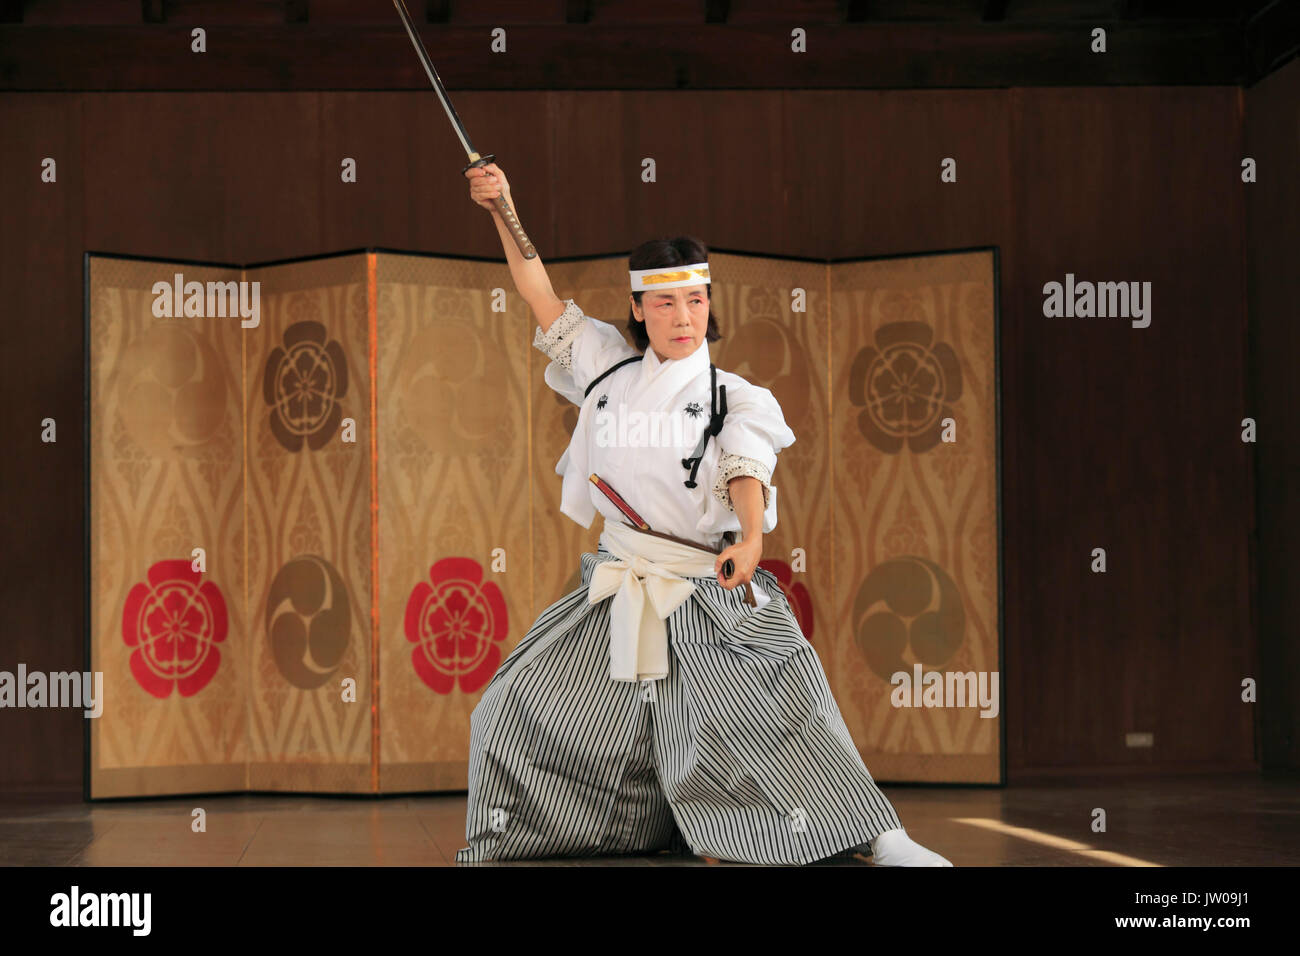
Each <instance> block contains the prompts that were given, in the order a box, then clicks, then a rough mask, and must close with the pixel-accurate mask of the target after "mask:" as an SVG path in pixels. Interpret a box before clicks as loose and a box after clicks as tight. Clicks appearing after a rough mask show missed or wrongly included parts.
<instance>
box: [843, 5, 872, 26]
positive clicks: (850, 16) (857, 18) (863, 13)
mask: <svg viewBox="0 0 1300 956" xmlns="http://www.w3.org/2000/svg"><path fill="white" fill-rule="evenodd" d="M870 18H871V2H870V0H844V22H845V23H866V22H867V20H869V19H870Z"/></svg>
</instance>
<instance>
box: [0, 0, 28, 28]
mask: <svg viewBox="0 0 1300 956" xmlns="http://www.w3.org/2000/svg"><path fill="white" fill-rule="evenodd" d="M22 22H23V0H0V23H22Z"/></svg>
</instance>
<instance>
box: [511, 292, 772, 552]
mask: <svg viewBox="0 0 1300 956" xmlns="http://www.w3.org/2000/svg"><path fill="white" fill-rule="evenodd" d="M564 302H565V309H564V312H563V313H562V314H561V315H560V317H559V318H557V319H556V320H555V322H554V323H553V324H552V325H551V327H550V328H549V329H548V330H547V331H546V332H545V333H543V332H542V330H541V327H540V326H539V327H538V328H537V330H536V333H535V334H534V336H533V345H534V346H536V347H537V348H538V349H540V350H541V351H542V352H544V353H545V354H546V355H547V356H549V357H550V359H551V362H550V364H549V365H547V366H546V375H545V379H546V384H547V385H549V386H550V387H551V388H553V389H555V391H557V392H559V393H560V394H561V395H563V396H564V397H565V398H567V399H569V400H570V401H571V402H573V403H574V404H575V405H577V406H579V407H580V409H581V411H580V412H579V413H578V425H577V427H576V428H574V430H573V437H572V438H571V439H570V441H569V447H568V449H567V450H566V451H565V452H564V455H563V456H561V458H560V460H559V463H558V464H557V465H556V466H555V471H556V473H557V474H559V475H561V476H563V478H564V481H563V485H562V489H561V502H560V511H562V512H563V513H564V514H566V515H568V516H569V517H570V518H572V519H573V520H574V521H576V522H577V523H578V524H580V525H582V527H584V528H590V527H591V522H592V519H593V518H595V516H596V512H600V513H601V514H603V515H605V517H606V518H607V519H610V520H614V521H620V522H624V523H626V522H627V519H626V518H625V517H624V516H623V514H622V512H620V511H619V510H618V508H616V507H615V506H614V503H613V502H611V501H610V500H609V499H608V498H606V497H605V495H604V494H602V493H601V491H600V489H598V488H597V487H596V486H595V485H594V484H592V483H591V481H590V477H589V476H590V475H591V474H593V473H595V474H597V475H599V476H600V477H601V478H603V479H605V481H607V482H608V483H609V484H610V485H611V486H612V487H613V489H614V490H615V491H617V492H618V493H619V494H620V495H621V496H622V497H623V499H624V500H625V501H626V502H627V503H628V504H629V505H631V506H632V509H633V510H634V511H636V512H637V513H638V514H640V515H641V517H642V518H644V519H645V520H646V522H647V523H648V524H649V525H650V527H651V528H652V529H653V530H655V531H663V532H666V533H668V534H674V535H677V536H679V537H682V538H686V539H687V540H690V541H698V542H699V543H701V544H704V545H707V546H709V547H711V548H713V549H715V550H721V547H722V543H723V542H722V533H723V532H725V531H735V532H739V531H740V517H739V515H737V514H736V511H735V508H734V507H733V506H732V503H731V494H730V492H729V490H728V488H727V482H728V481H729V480H730V479H732V478H735V477H737V476H738V475H751V476H753V477H755V478H757V479H758V480H759V481H760V482H761V483H762V486H763V526H762V530H763V533H764V534H767V533H768V532H770V531H772V530H773V529H774V528H775V527H776V488H775V487H774V486H773V485H772V483H771V481H772V471H773V469H774V468H775V467H776V456H777V453H778V452H779V451H781V449H783V448H786V447H788V446H789V445H792V444H794V440H795V438H794V432H792V431H791V430H790V429H789V427H788V426H787V425H786V423H785V418H784V416H783V415H782V414H781V406H780V405H779V404H778V403H777V401H776V398H775V396H773V395H772V392H771V391H770V390H768V389H766V388H762V387H760V386H757V385H752V384H750V383H749V382H747V381H745V380H744V379H743V378H741V377H740V376H739V375H734V374H732V373H731V372H724V371H722V370H721V369H718V370H717V373H716V374H717V384H718V386H719V391H720V387H721V386H723V385H725V386H727V416H726V419H725V422H724V424H723V427H722V431H721V432H720V433H719V434H718V435H717V436H715V437H712V438H710V439H709V441H708V444H707V445H706V446H705V449H704V456H703V458H702V460H701V461H700V466H699V470H698V471H697V472H696V475H695V481H696V487H694V488H687V487H686V485H685V482H686V480H687V479H688V478H689V477H690V469H688V468H685V467H683V465H682V459H684V458H689V457H691V455H692V454H693V453H694V451H695V447H696V445H697V444H698V443H699V438H700V436H701V435H702V434H703V432H704V429H705V428H706V427H707V426H708V424H709V411H710V405H709V403H710V393H711V387H710V374H709V361H710V359H709V345H708V342H707V340H706V341H703V342H701V343H700V345H699V347H698V348H697V349H696V350H695V352H694V353H692V354H691V355H689V356H687V357H686V358H682V359H670V360H668V361H666V362H661V361H660V360H659V357H658V356H657V355H655V351H654V349H653V348H647V349H646V350H645V354H644V357H642V358H641V361H640V362H630V363H628V364H627V365H626V366H624V367H622V368H620V369H618V370H617V371H616V372H614V373H612V374H611V375H607V376H606V377H605V378H603V379H601V381H600V383H599V384H598V385H597V386H596V387H595V388H594V389H592V391H591V394H590V395H588V396H586V398H584V397H583V393H584V392H585V391H586V389H587V386H588V385H590V384H591V382H592V381H593V380H595V379H596V378H598V377H599V376H600V374H601V373H602V372H604V371H606V370H607V369H609V368H610V367H611V366H613V365H615V364H616V363H618V362H620V361H622V360H624V359H627V358H629V357H632V356H641V353H640V352H638V351H637V350H636V349H635V348H633V347H632V346H631V345H629V344H628V342H627V340H626V339H625V338H624V337H623V334H622V333H621V332H620V331H619V330H618V329H617V328H615V327H614V326H613V325H612V324H610V323H608V322H602V321H600V320H599V319H594V318H592V317H590V316H588V315H585V314H584V313H583V311H582V310H581V309H580V308H578V306H577V305H576V304H575V303H574V301H573V300H572V299H565V300H564ZM719 397H720V396H719ZM737 537H739V536H737Z"/></svg>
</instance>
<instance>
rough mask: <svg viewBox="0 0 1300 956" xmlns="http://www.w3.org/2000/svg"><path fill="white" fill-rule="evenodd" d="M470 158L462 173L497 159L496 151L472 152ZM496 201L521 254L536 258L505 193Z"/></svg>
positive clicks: (526, 234)
mask: <svg viewBox="0 0 1300 956" xmlns="http://www.w3.org/2000/svg"><path fill="white" fill-rule="evenodd" d="M470 159H472V160H474V161H473V162H472V163H470V164H469V165H468V166H466V167H465V169H462V170H461V175H464V174H465V172H466V170H469V169H473V168H474V167H475V166H486V165H487V164H488V163H490V162H492V160H494V159H496V153H488V154H487V155H486V156H480V155H479V154H478V153H470ZM495 202H496V204H497V212H499V213H501V218H502V219H504V220H505V223H506V225H507V226H509V227H510V235H512V236H514V239H515V245H516V246H518V247H519V254H520V255H522V256H523V257H524V258H525V259H536V258H537V250H536V249H534V248H533V241H532V240H531V239H529V238H528V233H526V232H524V227H523V226H522V225H520V223H519V217H518V216H516V215H515V211H514V210H513V209H511V208H510V203H508V202H506V197H505V196H504V195H501V196H498V197H497V198H496V200H495Z"/></svg>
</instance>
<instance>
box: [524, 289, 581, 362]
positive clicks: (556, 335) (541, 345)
mask: <svg viewBox="0 0 1300 956" xmlns="http://www.w3.org/2000/svg"><path fill="white" fill-rule="evenodd" d="M564 302H565V305H564V311H563V312H561V313H560V315H559V318H557V319H556V320H555V321H554V322H552V323H551V327H550V328H549V329H547V330H546V331H545V332H543V331H542V327H541V326H540V325H539V326H538V327H537V328H536V329H535V330H534V332H533V347H534V348H536V349H538V350H540V351H541V352H543V353H545V354H546V356H547V357H548V358H549V359H550V360H551V361H553V362H555V363H556V364H557V365H560V366H561V367H562V368H564V369H565V370H566V371H572V369H573V340H574V339H576V338H577V337H578V333H579V332H581V331H582V327H583V320H584V319H585V318H586V316H585V315H583V313H582V309H580V308H578V306H577V305H576V304H575V303H574V301H573V300H572V299H565V300H564Z"/></svg>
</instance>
